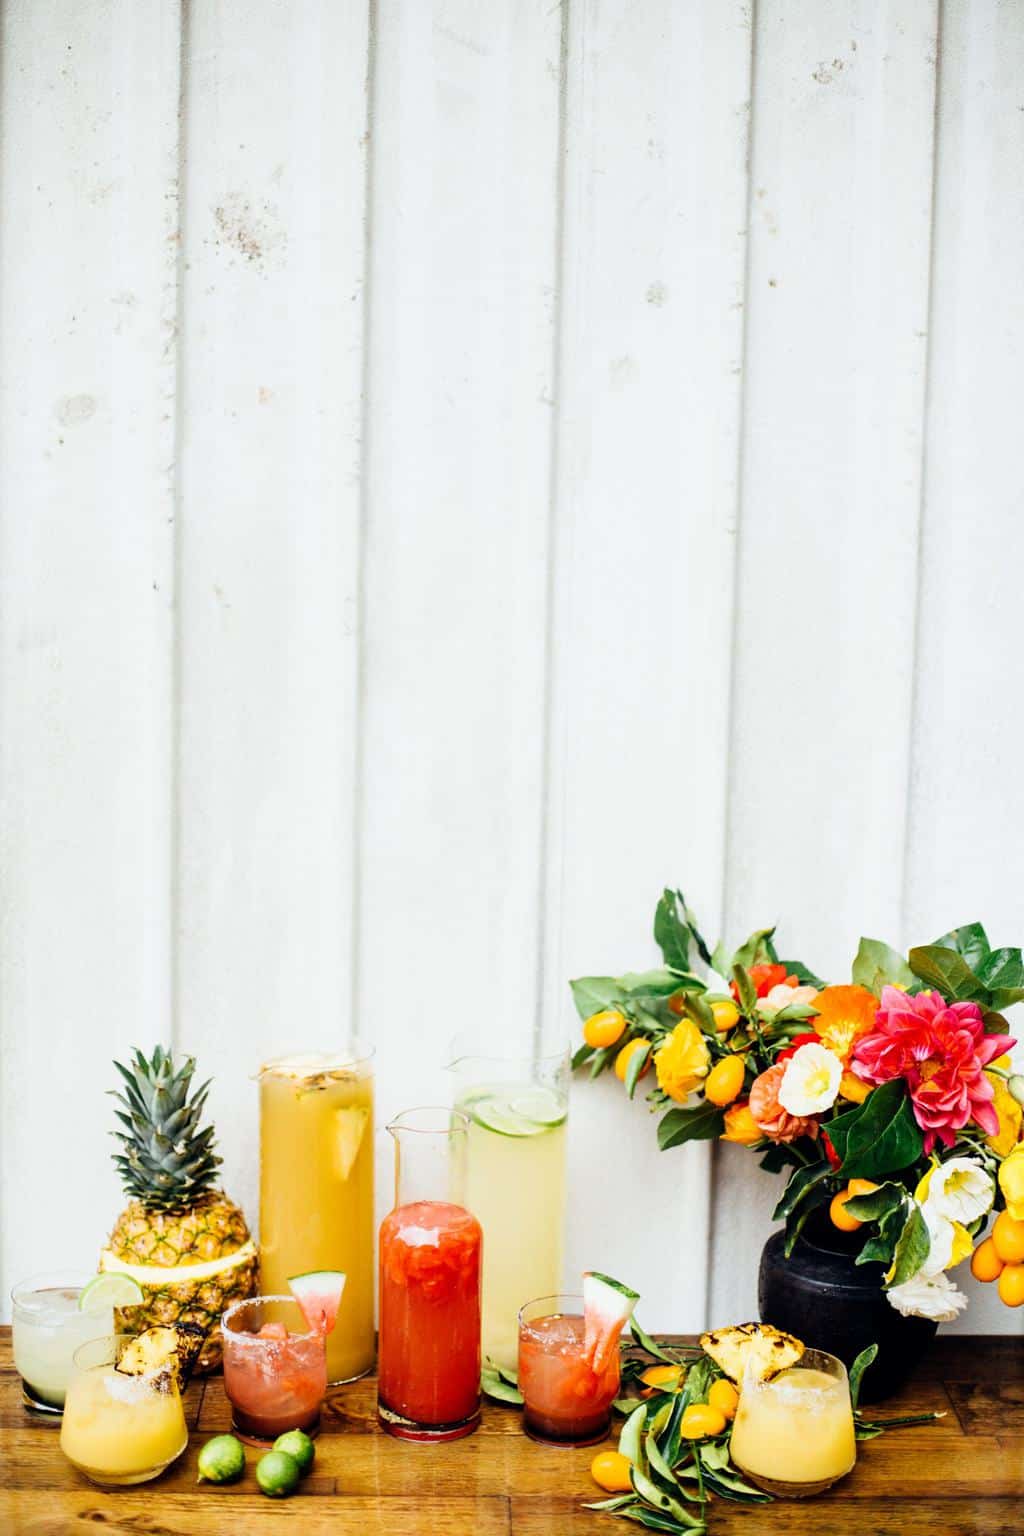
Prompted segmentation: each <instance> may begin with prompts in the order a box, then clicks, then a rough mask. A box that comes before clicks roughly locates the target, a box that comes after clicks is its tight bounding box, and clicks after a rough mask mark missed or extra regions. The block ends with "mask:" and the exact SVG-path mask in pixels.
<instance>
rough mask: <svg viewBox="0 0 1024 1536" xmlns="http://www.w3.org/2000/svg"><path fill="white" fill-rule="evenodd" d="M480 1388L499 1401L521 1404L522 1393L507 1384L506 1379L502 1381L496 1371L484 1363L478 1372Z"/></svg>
mask: <svg viewBox="0 0 1024 1536" xmlns="http://www.w3.org/2000/svg"><path fill="white" fill-rule="evenodd" d="M480 1390H481V1392H483V1393H485V1394H486V1396H487V1397H493V1398H495V1399H496V1400H497V1401H498V1402H499V1403H516V1404H518V1405H519V1406H522V1401H523V1394H522V1393H521V1392H519V1391H518V1390H517V1389H516V1388H515V1387H511V1386H509V1384H508V1382H507V1381H502V1379H501V1377H500V1375H499V1374H498V1372H497V1371H496V1370H491V1369H490V1368H489V1367H487V1366H486V1365H485V1366H484V1368H483V1370H482V1371H481V1372H480Z"/></svg>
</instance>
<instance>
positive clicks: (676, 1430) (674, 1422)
mask: <svg viewBox="0 0 1024 1536" xmlns="http://www.w3.org/2000/svg"><path fill="white" fill-rule="evenodd" d="M685 1412H686V1398H685V1396H684V1395H683V1393H682V1392H677V1393H676V1397H675V1401H674V1403H673V1404H672V1412H671V1413H670V1414H669V1416H668V1423H667V1424H666V1425H665V1428H664V1430H663V1432H662V1434H661V1437H660V1439H659V1441H658V1448H659V1450H660V1451H661V1453H662V1455H663V1456H664V1458H665V1460H666V1461H667V1462H668V1464H669V1466H670V1467H674V1466H675V1464H676V1462H677V1461H678V1459H679V1446H680V1444H681V1442H682V1438H683V1437H682V1433H681V1429H680V1426H681V1425H682V1422H683V1414H684V1413H685Z"/></svg>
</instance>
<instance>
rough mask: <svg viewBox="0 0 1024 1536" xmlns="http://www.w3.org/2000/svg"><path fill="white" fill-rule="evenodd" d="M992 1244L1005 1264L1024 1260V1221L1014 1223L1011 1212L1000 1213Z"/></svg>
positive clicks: (994, 1228)
mask: <svg viewBox="0 0 1024 1536" xmlns="http://www.w3.org/2000/svg"><path fill="white" fill-rule="evenodd" d="M992 1242H993V1243H994V1245H995V1250H996V1253H997V1254H998V1255H999V1257H1000V1258H1001V1259H1002V1261H1003V1263H1004V1264H1019V1263H1020V1262H1021V1260H1024V1221H1014V1219H1013V1217H1012V1216H1011V1215H1010V1213H1009V1211H1000V1212H999V1215H998V1216H997V1217H996V1220H995V1226H994V1227H993V1228H992Z"/></svg>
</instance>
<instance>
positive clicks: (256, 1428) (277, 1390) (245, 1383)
mask: <svg viewBox="0 0 1024 1536" xmlns="http://www.w3.org/2000/svg"><path fill="white" fill-rule="evenodd" d="M220 1329H221V1337H222V1338H223V1341H224V1390H225V1391H226V1392H227V1395H228V1398H229V1400H230V1402H231V1418H232V1424H233V1427H234V1429H235V1432H236V1433H237V1434H238V1435H239V1436H240V1437H241V1438H242V1439H243V1440H246V1441H248V1442H249V1444H250V1445H268V1444H271V1443H272V1442H273V1441H274V1440H276V1439H277V1437H278V1435H283V1434H284V1432H285V1431H286V1430H289V1429H304V1430H305V1431H306V1434H307V1435H315V1434H316V1432H317V1429H318V1427H319V1424H320V1406H321V1404H322V1403H323V1400H324V1397H325V1396H326V1393H327V1336H326V1334H323V1333H317V1332H311V1331H310V1328H309V1324H308V1323H307V1321H306V1319H305V1317H304V1316H303V1314H302V1309H301V1308H300V1307H299V1305H298V1303H297V1302H296V1301H295V1300H294V1298H293V1297H291V1296H253V1297H252V1298H250V1299H249V1300H248V1301H236V1302H235V1304H234V1306H231V1307H229V1308H228V1309H227V1311H226V1312H225V1313H224V1316H223V1317H222V1318H221V1325H220Z"/></svg>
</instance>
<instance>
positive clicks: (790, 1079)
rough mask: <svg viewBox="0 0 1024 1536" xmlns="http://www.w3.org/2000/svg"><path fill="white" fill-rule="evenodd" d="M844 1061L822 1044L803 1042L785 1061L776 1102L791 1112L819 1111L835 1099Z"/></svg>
mask: <svg viewBox="0 0 1024 1536" xmlns="http://www.w3.org/2000/svg"><path fill="white" fill-rule="evenodd" d="M842 1075H843V1064H842V1062H841V1061H840V1060H839V1057H838V1056H837V1055H836V1054H835V1052H834V1051H830V1050H827V1049H826V1047H825V1046H823V1045H802V1046H801V1047H800V1049H799V1050H798V1051H797V1053H796V1055H795V1056H791V1057H790V1059H789V1061H788V1062H787V1063H786V1070H785V1072H784V1073H783V1076H782V1082H781V1083H780V1084H779V1103H780V1104H781V1105H782V1107H783V1109H786V1110H788V1111H789V1113H790V1114H791V1115H819V1114H820V1113H821V1111H822V1110H823V1109H828V1108H829V1107H830V1106H831V1105H832V1104H834V1103H835V1101H836V1095H837V1094H838V1092H839V1080H840V1078H841V1077H842Z"/></svg>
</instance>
